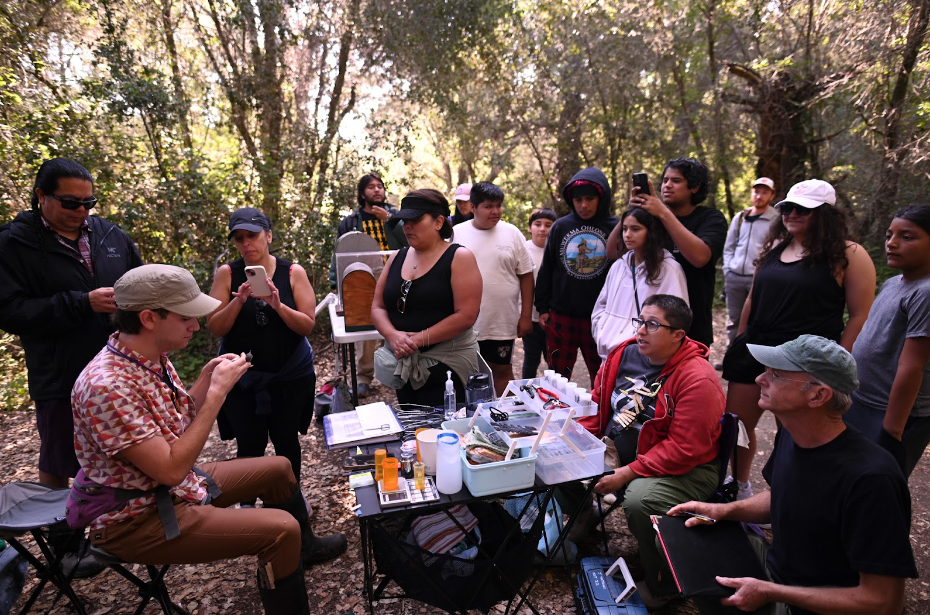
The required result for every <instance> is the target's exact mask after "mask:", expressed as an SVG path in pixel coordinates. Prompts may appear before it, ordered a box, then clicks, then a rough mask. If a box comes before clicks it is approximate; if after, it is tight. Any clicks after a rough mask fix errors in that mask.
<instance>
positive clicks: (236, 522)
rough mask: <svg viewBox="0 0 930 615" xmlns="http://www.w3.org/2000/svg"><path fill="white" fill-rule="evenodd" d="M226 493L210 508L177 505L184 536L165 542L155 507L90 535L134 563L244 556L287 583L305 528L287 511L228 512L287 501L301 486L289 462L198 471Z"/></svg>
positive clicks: (248, 462) (243, 462)
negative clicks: (253, 504) (257, 501)
mask: <svg viewBox="0 0 930 615" xmlns="http://www.w3.org/2000/svg"><path fill="white" fill-rule="evenodd" d="M199 467H200V468H201V469H202V470H203V471H204V472H206V473H207V474H209V475H210V476H212V477H213V480H215V481H216V484H217V486H218V487H219V488H220V489H221V490H222V491H223V493H222V494H221V495H220V496H219V497H218V498H216V499H215V500H214V501H213V502H211V503H210V504H208V505H204V506H200V505H196V504H190V503H188V502H180V501H176V503H175V505H174V511H175V513H176V514H177V517H178V524H179V525H180V527H181V535H180V536H178V537H176V538H174V539H173V540H166V539H165V529H164V527H162V523H161V519H160V518H159V516H158V511H157V510H156V509H155V506H154V505H153V506H152V509H151V510H149V511H147V512H145V513H144V514H142V515H140V516H138V517H136V518H135V519H130V520H129V521H124V522H122V523H117V524H115V525H111V526H109V527H106V528H103V529H101V530H96V531H93V532H91V542H92V543H93V544H94V545H97V546H100V547H103V548H104V549H106V550H107V551H109V552H110V553H112V554H113V555H115V556H117V557H119V558H121V559H123V560H126V561H127V562H132V563H135V564H200V563H206V562H213V561H217V560H222V559H229V558H233V557H239V556H241V555H257V556H258V561H259V562H261V563H262V564H264V563H266V562H267V563H271V566H272V569H273V570H274V575H275V577H276V578H278V579H283V578H284V577H286V576H287V575H289V574H291V573H292V572H294V571H295V570H297V566H298V564H299V563H300V527H298V525H297V521H296V520H295V519H294V517H292V516H291V515H290V513H287V512H285V511H283V510H277V509H273V508H246V509H233V508H225V507H226V506H232V505H233V504H236V503H238V502H248V501H251V500H254V499H255V498H256V497H259V498H261V499H262V501H263V502H267V503H268V504H278V503H282V502H285V501H286V500H287V499H288V498H289V497H291V495H293V493H294V490H295V489H297V481H295V480H294V473H293V472H292V471H291V463H290V462H289V461H288V460H287V459H286V458H285V457H257V458H243V459H233V460H230V461H220V462H216V463H207V464H203V465H202V466H199Z"/></svg>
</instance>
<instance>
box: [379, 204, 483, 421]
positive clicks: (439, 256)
mask: <svg viewBox="0 0 930 615" xmlns="http://www.w3.org/2000/svg"><path fill="white" fill-rule="evenodd" d="M400 220H403V221H404V235H405V236H406V238H407V242H408V243H409V244H410V247H409V248H404V249H402V250H400V251H399V252H397V253H396V254H394V255H393V256H391V258H390V260H388V262H387V267H386V270H387V273H386V275H382V276H381V277H380V278H379V279H378V285H377V286H376V288H375V300H374V303H373V304H372V307H371V316H372V320H373V321H374V324H375V327H376V328H377V329H378V332H379V333H380V334H381V335H382V336H383V337H384V339H385V340H386V341H387V343H388V345H389V346H390V348H391V350H392V351H393V352H394V356H395V357H397V358H398V359H402V358H403V357H406V356H409V355H410V354H412V353H413V352H414V351H416V350H417V349H420V350H425V349H429V348H430V347H432V346H434V345H435V344H437V343H439V342H445V341H448V340H451V339H454V338H456V337H458V336H459V335H461V334H462V333H463V332H464V331H465V330H466V329H468V328H469V327H471V326H472V325H474V324H475V320H476V319H477V318H478V308H479V306H480V305H481V274H480V273H479V272H478V263H477V262H476V261H475V257H474V255H473V254H472V253H471V252H469V251H468V250H467V249H466V248H463V247H461V246H459V245H457V244H454V243H453V244H451V245H450V244H449V243H447V242H446V241H445V240H446V239H449V238H450V237H451V236H452V224H451V223H450V222H449V203H448V201H446V199H445V197H444V196H442V194H441V193H440V192H438V191H436V190H416V191H414V192H411V193H410V194H408V195H407V196H406V197H404V199H403V200H402V201H401V209H400V210H399V211H397V212H395V213H394V217H393V218H392V221H393V222H392V223H393V224H396V223H397V222H398V221H400ZM449 369H450V368H449V367H448V366H446V364H444V363H439V364H438V365H436V366H434V367H431V368H430V370H429V372H430V377H429V380H428V381H427V383H426V384H425V385H424V386H422V387H421V388H419V389H414V388H413V387H412V386H411V384H410V383H407V384H405V385H404V386H403V387H402V388H401V389H398V390H397V401H398V402H400V403H417V404H424V405H427V406H433V407H437V408H438V407H442V402H443V394H444V392H445V382H446V371H447V370H449ZM452 380H453V383H454V385H455V389H456V397H457V398H458V399H459V400H464V399H465V392H464V387H463V384H462V382H461V380H460V379H459V378H458V377H457V375H456V373H455V372H454V371H453V373H452Z"/></svg>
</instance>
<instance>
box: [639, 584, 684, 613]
mask: <svg viewBox="0 0 930 615" xmlns="http://www.w3.org/2000/svg"><path fill="white" fill-rule="evenodd" d="M636 591H637V592H639V598H640V600H642V601H643V604H644V605H646V608H647V609H649V610H650V611H652V610H654V609H661V608H662V607H664V606H665V605H667V604H668V603H669V602H671V601H672V600H674V599H676V598H678V597H679V596H680V594H672V595H671V596H656V595H655V594H653V593H652V590H651V589H649V584H648V583H646V581H636Z"/></svg>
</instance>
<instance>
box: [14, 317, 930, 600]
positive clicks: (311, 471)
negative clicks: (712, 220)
mask: <svg viewBox="0 0 930 615" xmlns="http://www.w3.org/2000/svg"><path fill="white" fill-rule="evenodd" d="M715 329H716V338H717V339H718V340H720V339H724V334H723V331H722V318H721V317H720V315H718V322H717V326H716V327H715ZM313 342H314V344H313V345H314V349H315V350H316V354H317V370H318V375H319V379H320V381H321V382H322V381H325V380H326V379H328V378H330V377H332V375H333V373H334V363H335V362H334V352H333V349H332V346H331V344H329V343H328V342H327V341H325V340H324V339H323V337H322V336H320V335H317V336H316V339H314V340H313ZM712 359H713V361H714V362H715V363H716V362H718V361H719V360H720V351H719V350H717V351H716V352H712ZM522 361H523V355H522V348H520V344H519V342H518V344H517V349H516V352H515V357H514V365H515V366H516V367H517V369H518V370H519V366H520V365H522ZM574 381H575V382H578V383H579V384H580V385H581V386H584V387H585V388H589V387H590V380H589V378H588V374H587V370H586V369H585V367H584V362H583V361H581V360H580V358H579V360H578V362H577V363H576V373H575V377H574ZM724 386H726V383H724ZM372 392H373V395H372V396H371V397H369V400H384V401H393V395H392V392H391V391H389V390H388V389H386V388H385V387H376V388H374V389H373V391H372ZM774 430H775V425H774V420H773V419H772V417H771V415H769V414H767V415H765V416H764V417H763V419H762V422H761V423H760V428H759V435H760V440H761V442H760V447H759V448H760V450H759V453H758V456H759V458H758V460H757V462H756V463H755V464H754V467H753V478H752V480H753V483H754V484H755V485H764V481H763V480H762V477H761V475H760V470H761V468H762V465H763V464H764V461H765V459H766V458H767V456H768V455H769V453H770V452H771V447H772V438H773V436H774ZM0 433H2V434H3V440H2V444H0V467H3V468H5V471H4V477H3V480H4V483H6V482H12V481H29V480H35V479H36V477H37V475H36V470H35V462H36V459H37V458H38V437H37V436H36V432H35V426H34V423H33V417H32V414H31V413H29V412H3V413H0ZM301 441H302V445H303V451H304V465H303V478H302V480H301V483H302V487H303V489H304V492H305V493H306V494H307V495H308V497H309V498H310V500H311V502H312V503H313V506H314V508H315V515H314V518H313V524H314V529H315V531H316V532H317V533H328V532H334V531H338V532H343V533H345V534H346V535H347V536H348V538H349V549H348V551H347V553H346V554H344V555H343V556H342V557H340V558H338V559H336V560H335V561H332V562H329V563H327V564H323V565H320V566H315V567H313V568H312V569H311V570H309V571H308V572H307V579H308V587H309V591H310V597H311V605H312V607H311V612H314V613H327V614H329V613H334V614H339V615H342V614H347V613H356V614H361V613H364V612H366V610H367V605H366V601H365V598H364V595H363V593H362V589H363V568H362V560H361V550H360V540H359V527H358V522H357V518H356V516H355V514H354V512H353V511H352V506H353V505H354V504H355V498H354V497H353V496H352V495H351V494H350V492H349V490H348V486H347V483H346V479H345V478H344V477H343V476H342V471H341V466H342V463H341V460H342V457H343V454H344V453H343V452H340V451H333V452H330V451H327V450H326V448H325V446H324V438H323V433H322V429H321V428H320V427H319V426H317V425H316V424H314V426H313V427H311V430H310V431H309V433H308V434H307V435H306V436H301ZM268 453H269V454H272V450H271V448H270V447H269V451H268ZM234 455H235V446H234V444H233V443H231V442H222V441H221V440H220V439H219V436H218V434H217V432H216V430H215V429H214V433H213V434H212V435H211V437H210V439H209V441H208V443H207V446H206V448H205V449H204V452H203V454H202V455H201V460H203V461H209V460H218V459H227V458H230V457H232V456H234ZM928 466H930V463H928V461H927V460H924V461H923V462H922V463H921V464H920V465H918V467H917V469H916V470H915V471H914V474H913V475H912V476H911V479H910V487H911V497H912V501H913V516H912V526H911V541H912V545H913V547H914V553H915V555H916V557H917V559H918V567H919V570H920V572H921V578H920V579H914V580H908V581H907V589H906V592H907V605H906V609H905V613H908V614H911V615H917V614H927V615H930V587H928V580H930V576H928V573H927V570H928V566H930V551H928V548H927V544H928V542H930V467H928ZM880 521H881V520H879V519H876V522H880ZM607 531H608V537H609V544H610V553H611V555H612V556H614V557H616V556H620V555H622V556H624V557H625V558H626V559H627V561H628V563H629V564H630V566H631V568H632V570H633V572H634V575H635V574H636V572H637V569H638V567H639V558H638V555H637V551H636V541H635V539H633V537H632V536H631V535H630V534H629V532H628V530H627V528H626V522H625V520H624V518H623V515H622V514H614V515H611V516H610V517H608V520H607ZM599 545H601V535H600V533H599V531H598V532H596V533H595V534H594V535H592V536H591V537H590V538H589V540H587V541H585V542H583V543H582V544H580V545H579V548H580V554H581V555H582V556H588V555H603V548H602V547H600V546H599ZM254 570H255V561H254V559H253V558H249V557H243V558H238V559H235V560H228V561H224V562H215V563H204V564H195V565H183V566H175V567H173V568H172V569H171V571H170V572H169V574H168V577H167V582H168V587H169V589H170V591H171V594H172V598H173V599H174V600H175V601H176V602H178V603H179V604H181V605H182V606H183V607H184V608H186V609H188V610H189V611H190V612H191V613H193V614H201V615H208V614H217V613H230V614H242V615H252V614H260V613H262V610H261V606H260V604H259V602H258V594H257V591H256V590H255V588H254V581H253V579H254V574H255V573H254ZM576 572H577V569H576V567H573V568H570V569H568V568H550V569H547V570H544V571H543V573H542V575H541V580H540V582H539V583H538V584H537V586H536V587H535V588H534V590H533V593H532V601H533V604H534V605H535V606H536V608H537V609H538V610H539V612H540V613H544V614H547V615H548V614H562V613H572V612H574V611H575V605H574V602H573V597H572V592H573V589H574V588H573V578H574V575H575V574H576ZM136 573H137V574H139V575H140V576H142V575H144V571H143V570H137V571H136ZM34 584H35V579H34V577H33V578H31V579H30V580H29V581H28V583H27V588H26V590H27V592H28V591H29V590H30V588H31V587H32V586H34ZM74 586H75V589H76V591H77V593H78V594H79V595H80V596H81V598H82V599H84V600H85V602H86V604H87V611H88V613H89V614H91V615H106V614H114V615H115V614H122V613H132V612H133V611H134V610H135V608H136V605H137V604H138V598H137V596H136V592H135V590H133V589H132V587H131V586H130V585H129V584H128V583H127V582H126V581H125V580H123V579H122V578H120V577H119V576H117V575H116V574H115V573H114V572H112V571H110V570H107V571H105V572H103V573H101V574H100V575H98V576H96V577H94V578H92V579H85V580H79V581H75V582H74ZM53 595H54V592H52V591H50V590H48V589H46V590H45V592H44V593H43V594H42V598H40V600H39V602H38V603H37V605H36V606H35V607H34V610H33V612H36V613H40V612H45V611H47V610H48V609H49V607H50V606H51V604H52V597H53ZM22 602H23V600H22V599H21V600H20V604H19V605H17V606H16V607H15V609H14V610H13V611H12V612H17V609H19V608H20V606H21V604H22ZM504 606H505V604H503V603H502V604H499V605H497V606H496V607H494V609H492V612H494V613H502V612H503V610H504ZM375 611H376V612H377V613H379V614H383V615H412V614H433V613H441V612H442V611H439V610H438V609H435V608H433V607H429V606H426V605H423V604H421V603H418V602H414V601H412V600H397V599H392V600H384V601H381V602H379V603H378V604H377V605H376V606H375ZM50 612H51V613H61V614H64V613H73V612H74V611H73V609H71V608H70V607H69V606H65V605H64V604H63V603H61V602H59V604H57V605H56V606H55V607H54V608H52V609H51V611H50ZM157 612H160V611H159V609H158V608H157V607H156V606H154V605H152V604H150V605H149V607H148V608H147V609H146V611H145V613H149V614H151V613H157ZM477 612H478V611H475V613H477ZM530 612H531V611H530V610H529V609H527V608H525V607H524V608H523V609H522V610H521V615H523V614H528V613H530ZM659 613H660V614H661V615H684V614H688V615H693V614H695V613H697V610H696V609H695V608H694V607H693V605H692V604H691V603H690V602H689V601H685V600H679V601H676V602H673V603H672V604H670V605H669V606H668V607H666V608H665V609H664V610H662V611H659Z"/></svg>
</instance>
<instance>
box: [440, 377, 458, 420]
mask: <svg viewBox="0 0 930 615" xmlns="http://www.w3.org/2000/svg"><path fill="white" fill-rule="evenodd" d="M442 407H443V411H444V413H445V419H446V420H447V421H451V420H452V419H454V418H455V410H456V408H455V387H453V385H452V372H451V371H447V372H446V395H445V397H444V398H443V403H442Z"/></svg>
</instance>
